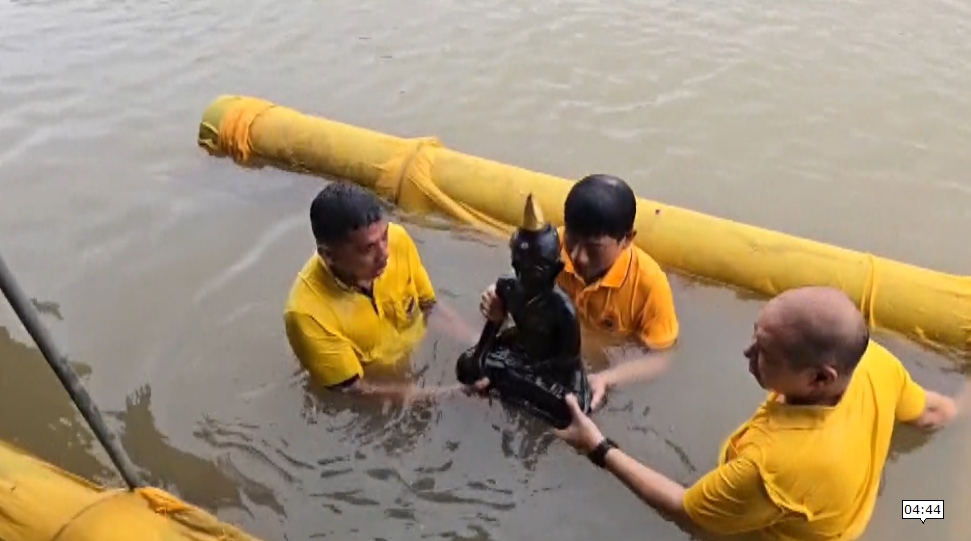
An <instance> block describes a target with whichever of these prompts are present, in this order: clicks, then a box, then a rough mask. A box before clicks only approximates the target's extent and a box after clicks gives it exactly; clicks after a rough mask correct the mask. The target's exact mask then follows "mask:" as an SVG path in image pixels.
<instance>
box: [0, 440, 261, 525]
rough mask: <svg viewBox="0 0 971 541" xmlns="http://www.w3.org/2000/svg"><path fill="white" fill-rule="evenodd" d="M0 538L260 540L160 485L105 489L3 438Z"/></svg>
mask: <svg viewBox="0 0 971 541" xmlns="http://www.w3.org/2000/svg"><path fill="white" fill-rule="evenodd" d="M0 539H3V540H4V541H131V540H133V539H137V540H138V541H259V540H258V539H256V538H255V537H252V536H250V535H247V534H246V533H245V532H243V531H241V530H239V529H237V528H235V527H233V526H230V525H229V524H226V523H224V522H222V521H220V520H219V519H218V518H216V517H215V516H213V515H211V514H209V513H207V512H206V511H203V510H202V509H199V508H197V507H194V506H192V505H189V504H187V503H185V502H183V501H181V500H179V499H178V498H176V497H175V496H173V495H171V494H169V493H167V492H165V491H163V490H160V489H157V488H139V489H136V490H134V491H130V490H125V489H122V490H106V489H103V488H101V487H99V486H97V485H94V484H92V483H90V482H88V481H86V480H85V479H82V478H80V477H77V476H75V475H73V474H71V473H68V472H65V471H63V470H60V469H58V468H57V467H55V466H53V465H51V464H48V463H46V462H43V461H42V460H40V459H38V458H36V457H33V456H31V455H29V454H27V453H26V452H24V451H22V450H20V449H18V448H16V447H14V446H12V445H10V444H8V443H5V442H0Z"/></svg>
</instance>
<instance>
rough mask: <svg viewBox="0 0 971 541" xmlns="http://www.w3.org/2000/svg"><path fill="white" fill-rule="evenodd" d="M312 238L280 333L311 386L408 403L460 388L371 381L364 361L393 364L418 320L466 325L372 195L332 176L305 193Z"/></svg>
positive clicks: (469, 336)
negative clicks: (312, 250) (438, 295)
mask: <svg viewBox="0 0 971 541" xmlns="http://www.w3.org/2000/svg"><path fill="white" fill-rule="evenodd" d="M310 225H311V229H312V230H313V235H314V238H315V240H316V243H317V250H316V252H315V253H314V254H313V255H312V256H311V257H310V259H308V260H307V262H306V263H305V264H304V266H303V269H302V270H301V271H300V273H299V275H298V276H297V278H296V280H295V281H294V283H293V286H292V288H291V290H290V297H289V299H288V301H287V305H286V309H285V312H284V323H285V326H286V334H287V339H288V341H289V342H290V347H291V349H292V350H293V353H294V354H295V355H296V357H297V359H298V360H299V361H300V363H301V364H302V365H303V367H304V368H306V369H307V371H308V372H309V373H310V375H311V377H312V378H313V380H314V381H316V382H317V383H318V384H320V385H323V386H324V387H328V388H332V389H340V390H343V391H345V392H353V393H357V394H368V395H376V396H380V397H384V398H391V399H399V400H403V401H412V400H415V399H422V398H430V397H432V396H435V395H438V394H442V393H443V392H447V391H451V390H458V389H460V388H461V387H460V386H447V387H425V388H421V387H418V386H416V385H414V384H411V383H377V382H373V381H371V380H370V379H368V378H365V371H366V370H365V368H366V367H375V368H380V367H393V366H395V365H396V364H397V363H399V362H401V361H402V359H403V358H404V357H406V356H407V354H408V353H410V351H411V350H412V349H413V348H414V346H416V345H417V344H418V342H419V341H421V339H422V338H423V336H424V334H425V330H426V319H428V318H430V319H431V321H432V322H434V321H436V320H438V321H439V322H440V323H442V324H441V325H439V326H440V327H441V328H443V329H445V330H448V331H451V332H452V334H453V335H455V334H458V336H459V339H461V340H463V341H467V342H469V343H474V342H475V340H476V339H477V336H476V334H475V332H474V331H473V330H472V329H471V328H470V327H468V326H467V325H466V324H465V323H464V322H463V321H462V320H461V319H460V318H458V317H457V316H456V315H455V314H454V313H453V312H452V311H451V310H449V309H448V308H447V307H445V306H444V305H442V304H441V303H439V302H438V300H437V298H436V295H435V289H434V288H433V287H432V283H431V280H430V279H429V277H428V272H427V271H426V270H425V267H424V266H423V265H422V261H421V257H420V256H419V254H418V249H417V247H416V246H415V243H414V241H413V240H412V239H411V237H410V236H409V235H408V232H407V231H405V229H404V228H403V227H401V226H400V225H398V224H395V223H389V222H388V221H387V219H386V218H385V214H384V209H383V207H382V205H381V203H380V201H378V199H377V198H376V197H375V196H374V195H373V194H371V193H370V192H368V191H366V190H365V189H363V188H360V187H358V186H355V185H352V184H347V183H343V182H333V183H331V184H329V185H328V186H327V187H325V188H324V189H323V190H321V191H320V193H319V194H318V195H317V196H316V197H315V198H314V200H313V203H312V204H311V206H310Z"/></svg>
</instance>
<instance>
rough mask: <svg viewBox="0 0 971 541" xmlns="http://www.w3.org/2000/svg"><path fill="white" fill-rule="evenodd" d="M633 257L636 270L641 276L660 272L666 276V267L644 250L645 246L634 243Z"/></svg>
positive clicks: (632, 247)
mask: <svg viewBox="0 0 971 541" xmlns="http://www.w3.org/2000/svg"><path fill="white" fill-rule="evenodd" d="M630 249H631V257H632V259H633V260H634V265H635V270H636V271H637V272H638V273H639V274H640V275H641V276H645V275H648V276H652V277H653V276H657V275H658V274H660V275H662V276H664V269H662V268H661V265H660V264H659V263H658V262H657V260H656V259H654V258H653V257H651V254H649V253H647V252H646V251H644V249H643V248H641V247H640V246H637V245H636V244H632V245H631V247H630Z"/></svg>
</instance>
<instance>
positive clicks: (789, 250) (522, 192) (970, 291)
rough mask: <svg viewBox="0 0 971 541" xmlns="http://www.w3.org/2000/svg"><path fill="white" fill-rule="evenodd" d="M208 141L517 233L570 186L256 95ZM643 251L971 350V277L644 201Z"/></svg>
mask: <svg viewBox="0 0 971 541" xmlns="http://www.w3.org/2000/svg"><path fill="white" fill-rule="evenodd" d="M198 142H199V144H200V145H201V146H203V147H205V148H206V149H208V150H209V151H210V152H211V153H213V154H216V155H229V156H232V157H233V159H234V160H235V161H236V162H237V163H240V164H253V163H256V162H268V163H274V164H277V165H279V166H283V167H286V168H290V169H298V170H303V171H307V172H310V173H316V174H319V175H326V176H330V177H335V178H341V179H345V180H349V181H352V182H355V183H357V184H360V185H362V186H364V187H366V188H369V189H371V190H373V191H375V192H376V193H378V194H379V195H380V196H382V197H384V198H386V199H389V200H391V201H393V202H394V203H395V204H396V205H398V206H399V207H401V208H402V209H405V210H408V211H417V212H438V213H442V214H445V215H446V216H449V217H451V218H452V219H454V220H456V221H458V222H461V223H463V224H467V225H469V226H473V227H475V228H478V229H481V230H484V231H489V232H494V233H498V234H502V235H507V234H508V233H509V232H511V231H512V229H513V228H514V227H516V226H518V225H519V221H520V220H521V219H522V212H521V209H522V208H523V205H524V204H525V199H526V196H527V194H529V193H533V194H534V196H535V198H536V202H537V203H538V204H539V206H540V208H541V209H542V211H543V213H544V214H545V215H546V216H547V218H548V219H549V220H550V221H551V222H552V223H554V224H556V225H562V223H563V202H564V200H565V199H566V194H567V192H568V191H569V189H570V186H571V184H572V181H568V180H566V179H562V178H557V177H553V176H550V175H544V174H541V173H536V172H533V171H528V170H526V169H522V168H519V167H514V166H511V165H505V164H502V163H498V162H494V161H490V160H485V159H482V158H478V157H475V156H470V155H467V154H462V153H459V152H456V151H454V150H449V149H447V148H445V147H443V146H442V145H441V143H440V142H439V141H438V140H437V139H436V138H433V137H429V138H417V139H405V138H400V137H395V136H392V135H386V134H383V133H378V132H375V131H371V130H367V129H363V128H359V127H355V126H350V125H347V124H342V123H339V122H334V121H332V120H326V119H323V118H319V117H312V116H308V115H304V114H302V113H300V112H297V111H295V110H293V109H289V108H287V107H283V106H279V105H276V104H273V103H271V102H268V101H265V100H261V99H258V98H252V97H245V96H220V97H219V98H217V99H216V100H215V101H214V102H213V103H212V104H210V105H209V107H208V108H207V109H206V111H205V112H204V114H203V118H202V122H201V124H200V127H199V141H198ZM636 228H637V232H638V234H637V237H636V239H637V240H636V242H637V245H638V246H640V247H641V248H642V249H644V250H645V251H647V252H648V253H649V254H651V256H653V257H654V258H655V259H656V260H657V261H658V262H659V263H660V264H661V265H662V266H664V267H667V268H669V269H672V270H675V271H678V272H681V273H684V274H688V275H691V276H695V277H699V278H704V279H708V280H711V281H715V282H718V283H721V284H725V285H728V286H734V287H736V288H739V289H743V290H748V291H750V292H753V293H758V294H761V295H766V296H773V295H777V294H778V293H780V292H782V291H785V290H787V289H791V288H794V287H800V286H806V285H827V286H834V287H838V288H840V289H842V290H843V291H845V292H846V293H847V294H848V295H850V296H851V297H852V298H853V299H854V300H855V301H856V302H857V304H858V305H859V307H860V309H861V310H862V312H863V313H864V314H865V315H866V317H867V319H868V321H869V323H870V324H871V326H873V327H875V328H882V329H886V330H891V331H895V332H898V333H901V334H903V335H905V336H907V337H909V338H911V339H913V340H915V341H917V342H920V343H922V344H924V345H928V346H935V347H938V348H941V347H944V348H948V349H957V350H960V351H962V352H967V351H968V350H969V349H971V280H969V279H968V278H967V277H964V276H955V275H950V274H944V273H941V272H936V271H933V270H929V269H924V268H920V267H916V266H913V265H908V264H905V263H900V262H897V261H893V260H890V259H885V258H882V257H879V256H876V255H873V254H869V253H861V252H856V251H852V250H846V249H843V248H838V247H835V246H831V245H827V244H823V243H819V242H814V241H811V240H806V239H802V238H799V237H795V236H792V235H786V234H783V233H778V232H775V231H770V230H767V229H761V228H758V227H753V226H750V225H745V224H741V223H738V222H733V221H730V220H726V219H722V218H717V217H714V216H708V215H705V214H701V213H698V212H693V211H690V210H686V209H682V208H678V207H673V206H669V205H663V204H661V203H657V202H654V201H650V200H647V199H643V198H639V200H638V212H637V221H636Z"/></svg>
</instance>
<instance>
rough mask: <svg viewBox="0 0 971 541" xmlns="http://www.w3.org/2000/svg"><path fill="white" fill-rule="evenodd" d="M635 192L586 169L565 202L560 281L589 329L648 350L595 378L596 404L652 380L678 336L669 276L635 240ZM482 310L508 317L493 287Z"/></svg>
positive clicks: (488, 315)
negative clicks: (622, 389)
mask: <svg viewBox="0 0 971 541" xmlns="http://www.w3.org/2000/svg"><path fill="white" fill-rule="evenodd" d="M636 215H637V198H636V196H635V195H634V191H633V190H632V189H631V188H630V186H628V185H627V183H626V182H624V181H623V180H622V179H620V178H617V177H614V176H611V175H602V174H596V175H588V176H586V177H584V178H583V179H581V180H579V181H577V182H576V183H575V184H574V185H573V187H572V188H571V189H570V192H569V194H568V195H567V197H566V201H565V203H564V222H565V227H562V228H560V229H559V234H560V238H561V239H562V243H563V251H562V252H563V253H562V256H563V262H564V264H565V266H564V269H563V272H561V273H560V276H559V279H558V280H557V285H559V286H560V287H561V288H563V290H564V291H565V292H566V293H567V295H569V296H570V298H571V299H573V302H574V304H575V305H576V308H577V314H578V315H579V316H580V319H581V321H582V322H583V323H584V324H585V325H587V326H588V327H592V328H593V329H596V330H597V331H599V332H602V333H606V334H608V335H610V336H612V337H614V338H620V339H627V338H635V339H636V340H637V342H638V343H639V344H640V345H642V346H643V347H645V348H646V349H647V350H648V352H649V353H648V355H647V356H646V357H644V358H643V359H640V360H636V361H630V362H625V363H621V364H619V365H617V366H614V367H611V368H607V369H606V370H603V371H601V372H598V373H595V374H592V375H591V376H590V386H591V390H592V391H593V406H594V408H597V407H599V406H600V405H602V403H603V399H604V397H605V396H606V393H607V391H608V389H610V388H612V387H615V386H617V385H620V384H623V383H630V382H633V381H648V380H651V379H653V378H655V377H656V376H658V375H659V374H660V373H661V372H662V371H663V370H664V369H665V368H666V367H667V365H668V361H669V357H668V355H667V352H666V351H664V350H667V349H668V348H670V347H671V346H673V345H674V343H675V342H676V341H677V339H678V332H679V326H678V317H677V313H676V310H675V307H674V295H673V294H672V292H671V285H670V283H669V282H668V278H667V275H666V274H665V273H664V271H663V270H662V269H661V267H660V266H659V265H658V264H657V262H656V261H654V259H653V258H651V256H650V255H648V254H647V253H646V252H645V251H643V250H641V249H640V248H638V247H637V246H635V245H634V243H633V242H634V237H635V236H636V235H637V232H636V231H635V230H634V219H635V217H636ZM480 310H481V311H482V315H483V316H485V317H486V318H487V319H490V320H492V321H497V322H500V321H504V320H505V318H506V311H505V309H504V308H503V307H502V305H501V303H500V302H499V300H498V299H497V298H496V295H495V285H494V284H493V285H491V286H489V287H488V288H487V289H486V290H485V291H484V292H483V293H482V300H481V303H480Z"/></svg>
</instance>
